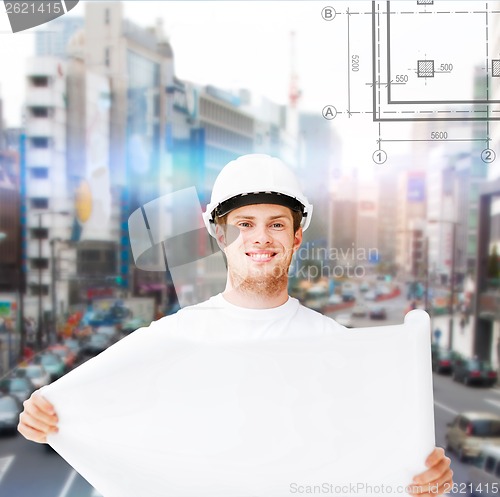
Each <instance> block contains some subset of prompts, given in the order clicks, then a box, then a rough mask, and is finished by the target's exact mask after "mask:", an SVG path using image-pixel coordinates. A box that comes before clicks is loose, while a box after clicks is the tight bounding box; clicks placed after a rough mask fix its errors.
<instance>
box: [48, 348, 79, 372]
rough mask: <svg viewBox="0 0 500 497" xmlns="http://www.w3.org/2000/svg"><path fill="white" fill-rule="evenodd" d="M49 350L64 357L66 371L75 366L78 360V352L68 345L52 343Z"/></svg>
mask: <svg viewBox="0 0 500 497" xmlns="http://www.w3.org/2000/svg"><path fill="white" fill-rule="evenodd" d="M47 350H48V351H49V352H52V353H53V354H55V355H57V356H59V357H60V358H61V359H62V361H63V362H64V368H65V371H66V372H67V371H69V370H70V369H72V368H73V367H74V365H75V362H76V354H75V353H74V352H73V351H72V350H71V349H70V348H69V347H67V346H66V345H62V344H61V345H52V346H51V347H49V348H48V349H47Z"/></svg>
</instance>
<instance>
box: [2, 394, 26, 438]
mask: <svg viewBox="0 0 500 497" xmlns="http://www.w3.org/2000/svg"><path fill="white" fill-rule="evenodd" d="M22 410H23V405H22V403H21V401H20V400H19V399H18V398H17V397H16V396H14V395H1V394H0V432H8V433H17V425H18V423H19V415H20V414H21V412H22Z"/></svg>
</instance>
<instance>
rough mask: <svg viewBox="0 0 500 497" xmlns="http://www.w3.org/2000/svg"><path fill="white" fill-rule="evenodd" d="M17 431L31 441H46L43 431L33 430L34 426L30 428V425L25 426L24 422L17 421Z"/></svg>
mask: <svg viewBox="0 0 500 497" xmlns="http://www.w3.org/2000/svg"><path fill="white" fill-rule="evenodd" d="M17 431H18V432H19V433H20V434H21V435H22V436H23V437H24V438H26V439H27V440H31V441H32V442H36V443H46V442H47V435H45V434H44V433H42V432H40V431H38V430H35V429H34V428H31V427H30V426H27V425H25V424H21V423H19V425H18V426H17Z"/></svg>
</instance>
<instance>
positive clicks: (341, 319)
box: [333, 314, 353, 328]
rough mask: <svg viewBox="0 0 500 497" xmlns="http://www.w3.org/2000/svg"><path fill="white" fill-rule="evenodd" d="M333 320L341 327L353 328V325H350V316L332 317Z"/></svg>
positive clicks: (339, 315)
mask: <svg viewBox="0 0 500 497" xmlns="http://www.w3.org/2000/svg"><path fill="white" fill-rule="evenodd" d="M333 319H335V321H337V323H339V324H340V325H342V326H345V327H346V328H352V327H353V323H352V319H351V315H350V314H338V315H337V316H334V318H333Z"/></svg>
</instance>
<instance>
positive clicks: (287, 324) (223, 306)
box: [154, 294, 347, 341]
mask: <svg viewBox="0 0 500 497" xmlns="http://www.w3.org/2000/svg"><path fill="white" fill-rule="evenodd" d="M154 326H155V327H157V326H162V327H163V326H165V327H168V329H169V335H170V336H171V337H172V338H173V337H176V338H181V337H182V338H184V339H187V340H202V341H205V340H210V341H226V340H262V339H267V340H279V339H292V338H304V337H306V338H311V339H312V338H313V337H316V338H318V337H324V336H325V334H327V333H330V334H331V333H335V332H338V331H340V330H342V331H346V330H347V328H345V327H344V326H341V325H340V324H338V323H337V322H336V321H334V320H333V319H331V318H329V317H327V316H324V315H323V314H320V313H319V312H316V311H313V310H312V309H309V308H308V307H304V306H303V305H302V304H301V303H300V302H299V301H298V300H297V299H295V298H293V297H288V300H287V301H286V302H285V303H284V304H282V305H280V306H278V307H272V308H269V309H250V308H246V307H239V306H236V305H234V304H231V303H230V302H228V301H227V300H226V299H225V298H224V297H223V295H222V294H218V295H215V296H214V297H212V298H210V299H208V300H206V301H205V302H201V303H200V304H196V305H192V306H189V307H185V308H184V309H181V310H180V311H178V312H177V313H176V314H174V315H172V316H166V317H164V318H162V319H160V320H158V321H157V322H155V323H154Z"/></svg>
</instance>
